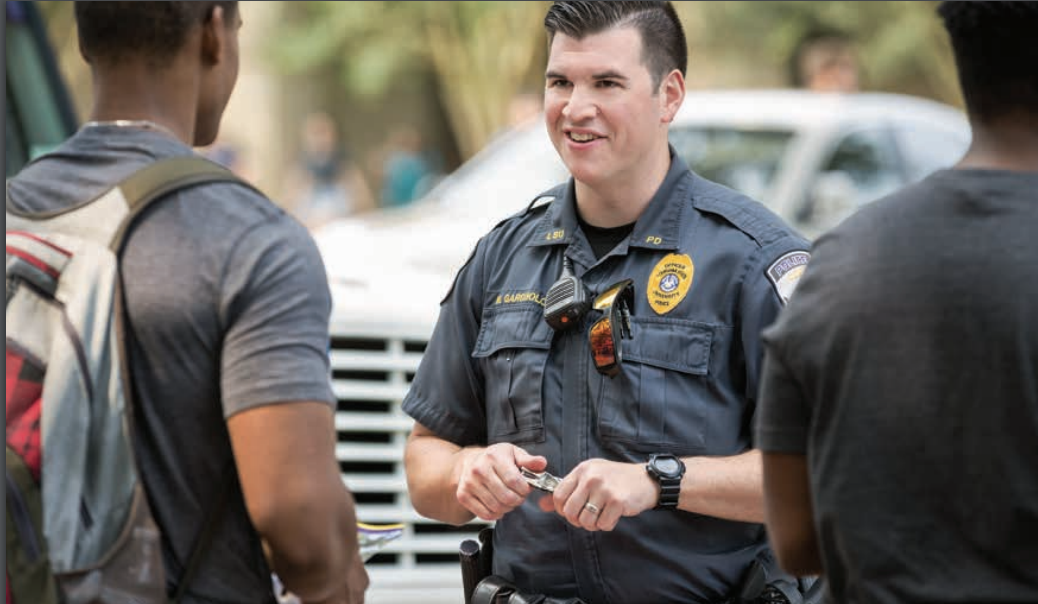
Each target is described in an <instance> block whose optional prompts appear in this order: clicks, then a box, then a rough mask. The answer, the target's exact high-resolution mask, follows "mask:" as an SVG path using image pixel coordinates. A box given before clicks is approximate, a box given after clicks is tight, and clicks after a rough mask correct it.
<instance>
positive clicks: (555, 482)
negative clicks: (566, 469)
mask: <svg viewBox="0 0 1038 604" xmlns="http://www.w3.org/2000/svg"><path fill="white" fill-rule="evenodd" d="M519 471H520V472H522V474H523V478H525V479H526V482H527V483H528V484H529V485H530V486H531V487H534V488H537V489H540V490H542V491H546V492H548V493H554V492H555V487H557V486H559V483H560V482H562V479H561V478H558V477H556V476H552V475H551V474H549V473H547V472H531V471H530V470H527V469H526V468H519Z"/></svg>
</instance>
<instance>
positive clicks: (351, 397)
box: [331, 325, 486, 604]
mask: <svg viewBox="0 0 1038 604" xmlns="http://www.w3.org/2000/svg"><path fill="white" fill-rule="evenodd" d="M392 331H395V332H398V333H393V335H390V336H389V337H387V336H386V333H387V329H386V326H385V325H383V326H374V325H367V326H359V325H358V326H355V327H352V328H343V327H341V326H340V327H334V326H333V330H332V334H333V335H332V341H331V366H332V387H333V390H334V392H335V396H336V398H337V399H338V408H337V411H336V414H335V429H336V431H337V433H338V442H337V445H336V457H337V458H338V460H339V468H340V470H341V472H342V478H343V480H344V481H345V482H346V484H347V486H349V488H350V490H351V491H352V492H353V496H354V498H355V499H356V501H357V519H358V520H359V521H361V522H366V523H370V524H384V523H397V522H400V523H403V525H404V532H403V536H402V537H401V538H400V539H397V540H395V541H393V542H391V543H389V544H388V545H387V546H386V548H385V549H384V550H382V551H381V552H380V553H378V554H376V555H375V556H374V557H373V558H372V559H371V560H369V561H368V563H367V568H368V574H369V576H370V577H371V588H370V589H369V592H368V594H367V597H366V600H365V601H366V602H368V604H381V603H389V602H393V603H395V604H405V603H407V602H416V603H417V602H421V603H422V604H434V603H437V602H444V603H448V602H449V603H452V604H455V603H457V602H460V601H461V599H462V591H461V569H460V566H459V564H458V545H459V544H460V543H461V541H462V540H463V539H466V538H470V537H471V538H475V535H476V533H477V532H478V531H479V529H480V528H482V527H484V526H486V523H481V522H478V521H477V522H472V523H469V524H467V525H465V526H463V527H454V526H451V525H448V524H444V523H440V522H436V521H433V520H429V519H426V518H423V517H421V516H419V515H418V514H417V513H416V512H415V511H414V508H413V507H412V506H411V501H410V499H409V498H408V496H407V479H406V476H405V474H404V445H405V443H406V441H407V436H408V434H409V432H410V430H411V426H412V424H413V420H411V418H410V417H409V416H408V415H406V414H405V413H404V412H403V411H402V410H401V402H402V401H403V398H404V395H405V394H406V393H407V389H408V388H409V387H410V384H411V381H412V380H413V378H414V375H415V372H416V371H417V369H418V363H419V361H420V360H421V357H422V353H423V352H424V351H425V345H426V342H427V336H426V335H424V333H423V332H424V330H422V329H415V330H412V331H411V332H408V331H407V330H405V329H402V328H400V327H399V326H396V327H395V328H394V329H393V330H392ZM379 332H381V335H374V334H375V333H379Z"/></svg>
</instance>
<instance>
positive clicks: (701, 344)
mask: <svg viewBox="0 0 1038 604" xmlns="http://www.w3.org/2000/svg"><path fill="white" fill-rule="evenodd" d="M631 322H632V323H633V328H634V329H633V332H634V338H633V339H631V340H624V343H623V360H624V362H627V361H632V362H637V363H644V364H646V365H653V366H655V367H662V368H664V369H671V370H673V371H680V372H681V373H687V374H690V375H706V374H707V373H708V371H709V369H710V348H711V344H712V342H713V339H714V326H712V325H710V324H708V323H699V322H696V321H688V320H685V319H665V318H660V317H631Z"/></svg>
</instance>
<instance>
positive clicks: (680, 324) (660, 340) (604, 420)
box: [598, 317, 715, 454]
mask: <svg viewBox="0 0 1038 604" xmlns="http://www.w3.org/2000/svg"><path fill="white" fill-rule="evenodd" d="M632 322H633V324H634V325H633V327H634V330H633V331H634V338H633V339H631V340H625V341H624V342H623V365H622V370H621V372H620V374H619V375H618V376H616V377H615V378H614V379H609V378H603V379H602V380H601V381H600V386H601V389H600V392H599V393H598V399H599V432H600V436H601V437H602V440H603V441H605V442H606V443H610V442H611V443H613V444H614V445H618V446H619V449H621V450H622V451H623V452H627V451H638V452H651V451H654V450H661V451H669V452H673V453H678V454H696V453H702V452H704V451H703V449H704V447H705V444H706V438H705V431H706V430H708V429H709V426H708V425H707V423H708V422H707V421H706V418H707V417H708V416H710V415H711V413H712V410H711V409H710V406H711V402H710V401H711V400H712V399H713V395H712V394H711V391H710V383H709V382H710V379H709V378H710V376H709V371H710V354H711V348H712V343H713V338H714V331H715V328H714V326H712V325H710V324H706V323H700V322H696V321H689V320H683V319H665V318H658V317H632Z"/></svg>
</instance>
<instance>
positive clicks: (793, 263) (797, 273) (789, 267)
mask: <svg viewBox="0 0 1038 604" xmlns="http://www.w3.org/2000/svg"><path fill="white" fill-rule="evenodd" d="M810 260H811V254H809V253H808V252H804V251H796V252H789V253H787V254H784V255H782V256H781V257H780V258H779V259H778V260H776V261H774V262H772V263H771V266H769V267H768V270H767V271H766V272H767V275H768V280H769V281H771V284H772V285H774V286H775V291H776V292H777V293H778V295H779V298H782V303H783V304H785V303H787V302H789V298H790V296H792V295H793V290H795V289H796V288H797V283H800V277H801V275H803V274H804V270H806V269H807V263H808V261H810Z"/></svg>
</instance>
